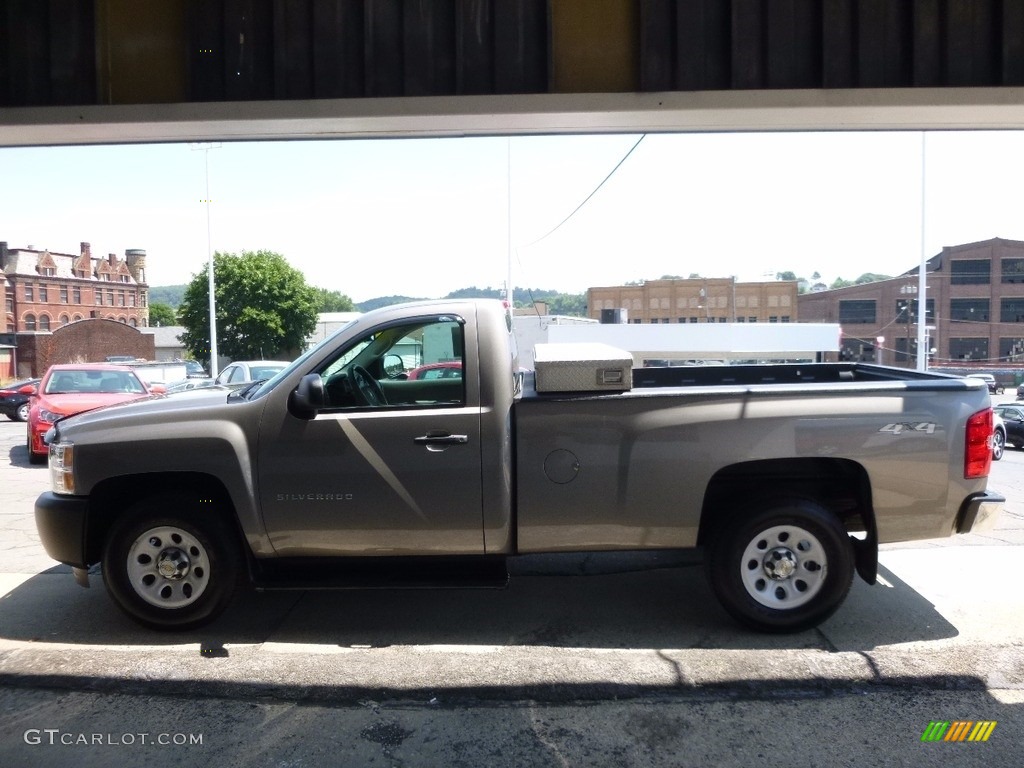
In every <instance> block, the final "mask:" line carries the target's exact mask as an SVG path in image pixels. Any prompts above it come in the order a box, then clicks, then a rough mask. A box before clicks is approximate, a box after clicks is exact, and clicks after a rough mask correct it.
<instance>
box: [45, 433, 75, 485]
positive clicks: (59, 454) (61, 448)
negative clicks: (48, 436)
mask: <svg viewBox="0 0 1024 768" xmlns="http://www.w3.org/2000/svg"><path fill="white" fill-rule="evenodd" d="M74 468H75V446H74V445H72V444H71V443H54V444H52V445H51V446H50V486H51V487H52V488H53V492H54V493H66V494H73V493H74V492H75V472H74Z"/></svg>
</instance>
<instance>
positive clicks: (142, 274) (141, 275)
mask: <svg viewBox="0 0 1024 768" xmlns="http://www.w3.org/2000/svg"><path fill="white" fill-rule="evenodd" d="M214 274H215V275H216V273H214ZM139 282H140V283H144V282H146V270H144V269H140V270H139ZM213 295H214V298H216V297H217V293H216V291H214V294H213Z"/></svg>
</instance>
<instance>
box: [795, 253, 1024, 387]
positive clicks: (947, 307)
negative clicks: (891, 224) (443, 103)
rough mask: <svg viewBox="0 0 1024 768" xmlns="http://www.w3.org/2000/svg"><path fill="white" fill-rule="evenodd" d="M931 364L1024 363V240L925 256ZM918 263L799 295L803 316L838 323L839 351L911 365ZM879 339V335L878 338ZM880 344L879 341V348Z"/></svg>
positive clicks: (914, 349)
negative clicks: (899, 272) (881, 277)
mask: <svg viewBox="0 0 1024 768" xmlns="http://www.w3.org/2000/svg"><path fill="white" fill-rule="evenodd" d="M925 273H926V290H927V295H926V302H925V311H926V321H925V322H926V325H927V331H928V334H927V335H928V340H929V344H928V346H929V350H934V352H932V353H931V354H930V355H929V365H932V366H946V367H957V366H960V367H965V368H969V369H972V370H981V369H985V368H987V367H991V368H1013V367H1017V368H1019V367H1020V366H1021V365H1022V364H1024V242H1020V241H1017V240H1004V239H1002V238H993V239H991V240H985V241H982V242H977V243H967V244H964V245H955V246H947V247H945V248H943V249H942V252H941V253H939V254H937V255H935V256H933V257H932V258H930V259H929V260H928V261H927V262H926V267H925ZM917 296H918V269H917V268H916V267H915V268H914V269H912V270H910V271H908V272H905V273H903V274H902V275H900V276H899V277H893V278H890V279H888V280H880V281H878V282H874V283H866V284H864V285H855V286H850V287H848V288H839V289H836V290H831V291H822V292H820V293H810V294H804V295H801V296H800V297H799V300H798V304H799V316H800V321H801V322H830V323H839V324H840V325H841V326H842V329H843V343H842V349H841V351H840V356H841V357H842V358H843V359H845V360H859V361H865V362H877V361H879V359H880V361H881V362H882V363H884V364H886V365H901V366H909V367H914V366H915V365H916V362H917V336H918V332H917V321H918V302H917ZM879 338H881V339H882V341H881V342H879V341H878V339H879ZM878 347H881V348H880V349H879V348H878Z"/></svg>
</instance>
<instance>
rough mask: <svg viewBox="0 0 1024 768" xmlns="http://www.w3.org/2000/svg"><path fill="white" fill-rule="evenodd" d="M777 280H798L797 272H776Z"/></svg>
mask: <svg viewBox="0 0 1024 768" xmlns="http://www.w3.org/2000/svg"><path fill="white" fill-rule="evenodd" d="M775 279H776V280H796V272H776V273H775Z"/></svg>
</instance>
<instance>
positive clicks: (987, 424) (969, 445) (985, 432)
mask: <svg viewBox="0 0 1024 768" xmlns="http://www.w3.org/2000/svg"><path fill="white" fill-rule="evenodd" d="M991 468H992V409H991V408H986V409H985V410H984V411H978V412H977V413H976V414H974V415H973V416H971V418H969V419H968V420H967V437H966V444H965V445H964V477H965V478H967V479H972V478H977V477H988V472H989V469H991Z"/></svg>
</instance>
